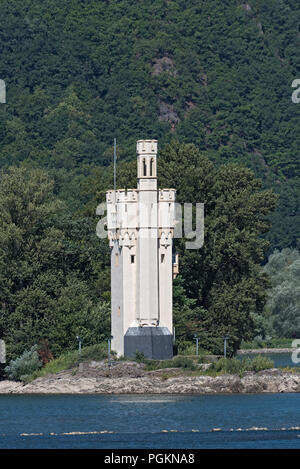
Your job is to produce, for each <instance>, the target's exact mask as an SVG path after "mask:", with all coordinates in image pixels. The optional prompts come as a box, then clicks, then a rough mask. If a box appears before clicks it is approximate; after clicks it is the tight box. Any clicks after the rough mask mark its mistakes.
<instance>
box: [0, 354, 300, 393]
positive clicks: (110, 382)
mask: <svg viewBox="0 0 300 469" xmlns="http://www.w3.org/2000/svg"><path fill="white" fill-rule="evenodd" d="M298 392H300V373H297V372H288V371H283V370H280V369H277V368H272V369H268V370H263V371H260V372H257V373H255V372H252V371H251V372H250V371H248V372H245V373H244V374H243V375H242V376H238V375H233V374H222V375H218V376H209V375H205V374H203V375H201V374H193V373H187V372H183V371H182V370H180V369H177V368H168V369H163V370H155V371H145V366H144V364H143V363H136V362H125V361H120V362H115V363H114V364H113V365H112V366H111V367H108V364H107V362H106V361H99V362H96V361H90V362H83V363H80V365H79V367H78V368H77V369H72V370H66V371H61V372H59V373H55V374H48V375H46V376H43V377H40V378H37V379H35V380H34V381H32V382H30V383H28V384H24V383H21V382H16V381H9V380H5V381H0V394H94V393H95V394H188V393H189V394H222V393H225V394H231V393H298Z"/></svg>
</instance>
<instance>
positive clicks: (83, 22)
mask: <svg viewBox="0 0 300 469" xmlns="http://www.w3.org/2000/svg"><path fill="white" fill-rule="evenodd" d="M299 17H300V10H299V5H298V3H297V2H295V1H285V2H282V0H267V1H262V0H249V1H248V2H242V1H240V0H239V1H237V0H229V1H226V2H220V1H219V0H211V1H209V2H207V1H204V0H200V1H199V0H189V1H186V2H183V1H182V0H173V1H171V2H170V1H167V0H154V1H153V0H151V1H150V0H146V1H143V2H138V3H136V2H132V1H130V0H122V1H118V2H115V1H105V0H101V1H98V0H97V1H96V0H91V1H89V2H82V1H79V0H74V1H72V2H71V3H70V2H69V1H67V0H61V1H60V2H59V3H58V2H56V1H55V0H43V1H40V0H39V1H33V0H22V1H21V0H12V1H7V0H5V1H4V2H2V5H1V18H0V31H1V54H0V70H1V78H2V79H5V81H6V84H7V104H6V105H1V106H0V137H1V138H0V166H2V167H3V166H5V167H7V166H10V165H15V164H19V163H20V162H23V161H25V162H26V165H27V166H34V167H37V166H41V167H43V168H47V169H48V170H49V171H52V174H53V176H54V177H55V181H56V190H57V191H58V192H59V194H60V196H61V195H63V198H64V199H66V200H67V201H68V206H69V209H70V210H71V211H73V210H76V209H79V208H80V206H81V205H82V203H84V197H83V198H82V196H81V195H80V194H79V190H78V184H79V183H81V182H83V181H84V179H85V176H86V175H88V174H89V173H90V171H92V170H93V168H94V166H95V165H96V166H98V165H104V166H106V167H107V165H108V164H109V163H110V162H111V158H112V148H111V146H112V142H113V138H114V137H117V140H118V155H119V158H120V159H121V160H122V159H131V158H133V157H134V151H135V141H136V140H137V139H140V138H158V139H159V144H160V148H162V147H163V146H164V144H165V143H168V142H170V140H171V137H173V136H176V137H177V138H178V139H179V140H180V141H183V142H190V143H194V144H195V145H196V146H197V147H198V148H199V149H200V150H201V152H203V154H204V155H205V156H207V157H208V158H209V159H210V160H211V161H214V162H215V163H217V164H218V165H219V164H223V163H226V162H236V163H243V164H245V165H247V166H248V167H251V168H252V169H253V170H254V171H255V173H256V174H257V175H259V176H260V177H261V178H262V179H263V181H264V184H265V185H266V187H272V188H274V189H275V191H276V192H277V193H278V194H279V196H280V202H279V205H278V208H277V210H276V212H275V213H274V214H272V215H271V220H272V226H271V231H270V233H269V234H268V235H267V237H268V239H269V240H270V241H271V243H272V247H273V249H274V248H283V247H296V244H297V239H299V238H300V222H299V217H300V213H299V204H298V203H297V200H298V194H299V177H300V174H299V169H300V166H299V159H300V153H299V152H300V150H299V148H300V145H299V138H300V137H299V121H300V104H299V105H297V104H294V103H293V102H292V100H291V95H292V91H293V90H292V88H291V84H292V81H293V80H294V79H295V78H299V72H300V65H299V64H300V49H299V40H300V39H299V34H298V33H299V31H298V29H299V28H298V25H299ZM75 181H76V182H75ZM283 227H284V228H283Z"/></svg>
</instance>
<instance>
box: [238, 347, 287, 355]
mask: <svg viewBox="0 0 300 469" xmlns="http://www.w3.org/2000/svg"><path fill="white" fill-rule="evenodd" d="M294 351H295V347H294V348H258V349H240V350H238V351H237V355H259V354H264V353H266V354H270V353H293V352H294Z"/></svg>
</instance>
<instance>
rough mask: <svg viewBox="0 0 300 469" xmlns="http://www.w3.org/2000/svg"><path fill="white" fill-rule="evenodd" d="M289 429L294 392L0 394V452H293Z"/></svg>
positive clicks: (296, 417) (298, 442)
mask: <svg viewBox="0 0 300 469" xmlns="http://www.w3.org/2000/svg"><path fill="white" fill-rule="evenodd" d="M251 427H260V428H267V430H265V429H264V430H249V429H250V428H251ZM291 427H300V395H299V394H248V395H247V394H233V395H232V394H230V395H138V396H137V395H118V396H115V395H114V396H107V395H105V396H103V395H1V396H0V448H34V449H38V448H43V449H45V448H57V449H59V448H86V449H94V448H105V449H107V448H119V449H124V448H130V449H139V448H142V449H143V448H148V449H149V448H153V449H155V448H158V449H163V448H164V449H168V448H173V449H174V448H191V449H192V448H270V449H273V448H278V449H280V448H300V430H297V429H291ZM283 428H284V429H283ZM213 429H214V430H216V429H219V430H218V431H212V430H213ZM80 432H81V434H80ZM101 432H104V433H101ZM105 432H107V433H105ZM108 432H111V433H108Z"/></svg>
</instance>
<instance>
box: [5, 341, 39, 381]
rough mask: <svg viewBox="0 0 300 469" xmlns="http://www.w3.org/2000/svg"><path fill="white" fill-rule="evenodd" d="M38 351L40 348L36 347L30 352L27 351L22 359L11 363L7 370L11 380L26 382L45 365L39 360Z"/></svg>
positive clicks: (19, 358)
mask: <svg viewBox="0 0 300 469" xmlns="http://www.w3.org/2000/svg"><path fill="white" fill-rule="evenodd" d="M37 349H38V346H37V345H34V346H33V347H31V349H30V350H26V351H25V352H24V353H23V354H22V355H21V356H20V357H18V358H16V359H15V360H12V361H11V362H10V364H9V365H8V366H7V367H6V368H5V373H6V375H7V376H8V378H9V379H13V380H16V381H26V380H27V379H28V377H29V376H31V375H32V374H33V373H34V372H36V371H37V370H39V369H40V368H42V366H43V364H42V362H41V361H40V359H39V355H38V352H37Z"/></svg>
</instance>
